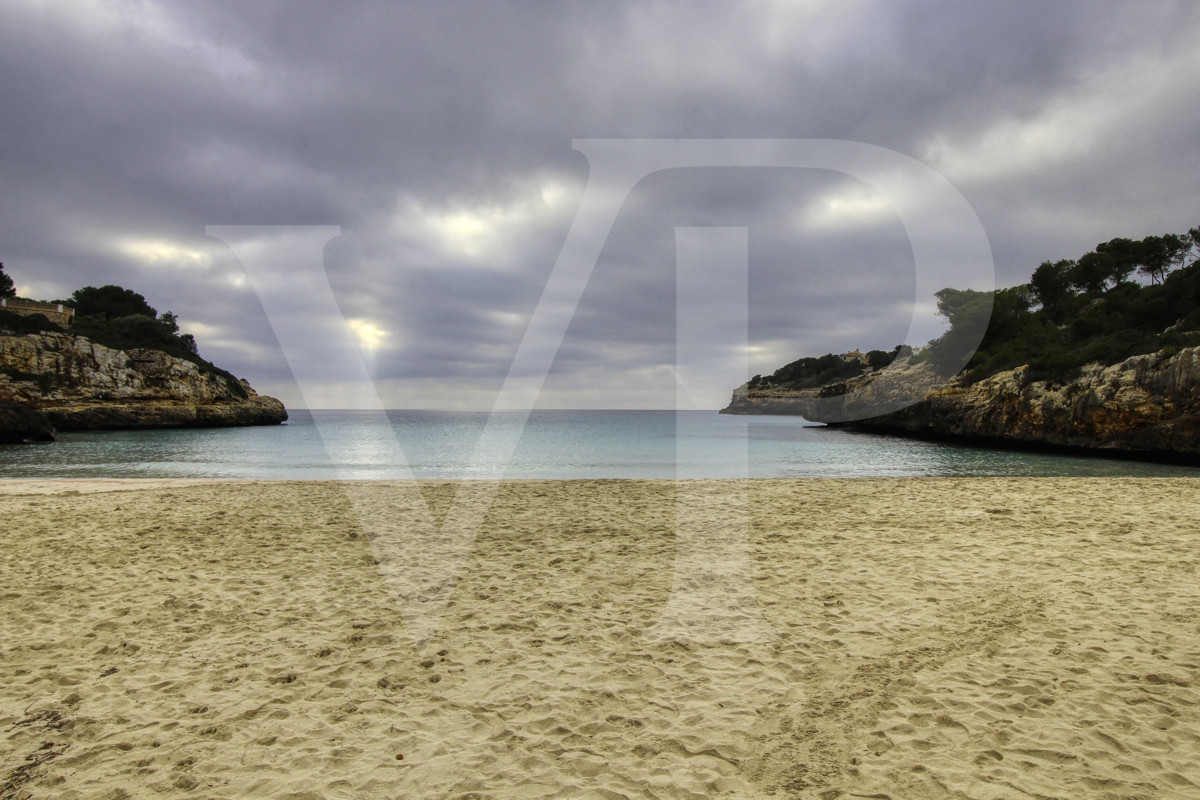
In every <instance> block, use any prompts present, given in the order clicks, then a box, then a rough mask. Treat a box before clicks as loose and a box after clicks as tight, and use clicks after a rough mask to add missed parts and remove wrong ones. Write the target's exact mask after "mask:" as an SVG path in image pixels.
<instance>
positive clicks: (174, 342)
mask: <svg viewBox="0 0 1200 800" xmlns="http://www.w3.org/2000/svg"><path fill="white" fill-rule="evenodd" d="M16 294H17V293H16V287H15V285H14V283H13V279H12V277H10V276H9V275H7V274H6V273H5V272H4V265H3V264H0V297H16ZM52 302H55V303H62V304H63V305H64V306H67V307H69V308H72V309H74V311H75V318H74V321H73V323H72V325H71V329H70V330H69V331H67V330H64V329H63V328H62V327H61V326H59V325H57V324H55V323H53V322H51V321H50V320H49V319H48V318H47V317H46V316H45V315H43V314H28V315H25V314H15V313H13V312H9V311H3V310H0V328H5V329H8V330H11V331H13V332H14V333H18V334H29V333H43V332H53V333H68V332H69V333H71V334H73V335H75V336H82V337H84V338H85V339H89V340H91V341H93V342H96V343H97V344H101V345H104V346H105V347H111V348H113V349H115V350H132V349H147V350H158V351H161V352H164V353H166V354H167V355H170V356H174V357H176V358H181V359H183V360H185V361H191V362H192V363H194V364H196V366H197V367H199V368H200V370H201V371H202V372H209V373H212V374H215V375H217V376H219V377H221V378H222V379H223V380H224V381H225V384H226V385H227V386H228V387H229V390H230V391H231V392H233V394H234V395H235V396H237V397H241V398H243V399H244V398H245V397H247V394H246V390H245V388H244V387H243V386H242V384H241V382H240V381H238V380H237V378H235V377H234V376H233V375H232V374H231V373H229V372H227V371H226V370H223V369H221V368H220V367H217V366H216V365H214V364H212V363H211V362H209V361H206V360H205V359H203V358H201V357H200V354H199V348H198V347H197V345H196V339H195V337H193V336H192V334H190V333H180V331H179V317H178V316H177V315H175V314H174V313H172V312H171V311H164V312H162V313H161V314H160V313H158V310H157V309H155V308H154V307H153V306H151V305H150V304H149V303H148V302H147V301H146V298H145V297H143V296H142V295H141V294H139V293H137V292H135V291H133V290H132V289H125V288H122V287H120V286H114V285H111V284H110V285H106V286H99V287H97V286H85V287H83V288H82V289H76V290H75V291H74V292H73V293H72V294H71V296H70V297H69V298H67V299H65V300H54V301H52ZM38 379H39V382H40V383H43V384H44V383H47V382H48V381H51V380H52V379H51V378H49V377H47V376H38ZM47 388H48V387H47Z"/></svg>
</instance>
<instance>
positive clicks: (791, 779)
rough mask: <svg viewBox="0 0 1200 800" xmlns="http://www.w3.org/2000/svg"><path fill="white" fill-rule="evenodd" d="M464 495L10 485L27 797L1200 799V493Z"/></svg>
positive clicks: (735, 487)
mask: <svg viewBox="0 0 1200 800" xmlns="http://www.w3.org/2000/svg"><path fill="white" fill-rule="evenodd" d="M458 488H459V487H458V485H456V484H451V483H431V484H407V485H403V486H401V485H398V484H395V483H364V484H356V485H344V484H338V483H333V482H320V483H316V482H314V483H300V482H296V483H292V482H289V483H269V482H262V483H254V482H246V483H206V482H193V483H187V484H180V483H170V482H159V483H144V482H136V481H132V482H86V481H84V482H71V481H61V482H59V481H41V482H39V481H4V482H0V515H2V519H3V523H2V525H0V675H3V680H2V681H0V798H3V799H5V800H7V799H8V798H63V799H67V798H127V797H128V798H172V797H197V798H252V797H263V798H267V797H269V798H291V799H292V800H316V799H317V798H496V799H497V800H499V799H500V798H506V799H507V798H551V797H554V798H596V799H597V800H599V799H601V798H604V799H607V800H612V799H614V798H695V799H696V800H699V799H700V798H711V797H729V798H821V800H832V799H833V798H839V797H846V798H855V797H874V798H893V800H907V799H908V798H978V799H979V800H984V799H987V800H992V799H994V798H1003V799H1007V798H1014V799H1016V798H1031V797H1037V798H1064V800H1065V799H1066V798H1080V797H1091V798H1195V797H1200V613H1198V612H1200V576H1197V564H1198V563H1200V502H1197V489H1198V488H1200V484H1198V483H1196V482H1195V481H1192V480H1186V479H1181V480H1171V479H1165V480H1157V479H1053V480H1044V479H1038V480H1032V479H1029V480H1027V479H915V480H853V481H843V480H802V481H787V480H769V481H754V482H751V483H750V484H749V486H748V487H747V484H746V483H745V482H742V483H738V482H720V481H701V482H695V483H687V484H683V485H677V484H675V483H673V482H668V481H544V482H543V481H529V482H514V483H504V484H499V485H490V486H489V487H488V488H487V491H486V492H483V493H482V494H481V495H480V497H482V498H483V499H484V500H485V501H486V502H484V503H483V506H484V507H481V509H480V512H479V513H480V518H481V520H482V521H481V522H479V523H477V524H475V523H472V524H474V525H475V527H474V528H473V529H472V530H469V531H467V530H456V529H455V528H454V526H455V525H460V526H462V525H465V524H466V523H461V522H460V521H458V520H459V517H456V516H455V513H452V512H453V508H452V501H453V497H454V493H455V492H456V491H457V489H458ZM469 491H479V487H478V486H477V487H475V488H474V489H471V490H469ZM425 503H428V508H429V509H430V512H429V513H430V514H431V516H432V518H433V520H434V521H435V522H436V524H437V525H443V524H444V523H445V527H443V528H440V529H435V530H432V531H426V532H425V533H423V534H422V535H421V536H422V538H421V539H420V541H416V540H411V539H406V538H405V537H406V536H407V535H408V533H407V531H409V530H410V528H412V527H413V526H414V525H418V522H415V520H419V518H420V517H421V515H422V514H424V513H425V512H424V510H423V509H424V504H425ZM418 506H420V507H418ZM746 508H748V509H749V513H748V524H747V514H746V511H745V509H746ZM739 509H741V511H739ZM364 515H366V516H369V517H371V519H365V518H364ZM469 517H470V515H469V514H467V515H466V516H464V517H462V519H467V518H469ZM677 520H679V521H680V524H683V523H684V522H686V524H687V525H690V526H692V527H693V528H695V529H696V530H698V531H701V533H702V534H703V535H702V536H700V537H692V540H691V544H689V545H688V547H692V548H693V550H692V551H689V552H686V553H685V552H684V542H685V539H687V538H688V537H686V536H684V535H683V534H680V536H678V537H677ZM418 526H419V525H418ZM747 528H748V530H747ZM722 537H723V542H724V544H722V545H721V546H720V547H718V548H717V550H713V551H709V550H706V549H705V548H706V547H707V544H706V543H707V542H708V541H709V539H710V538H712V539H713V540H714V541H715V540H722ZM677 540H678V541H677ZM714 546H715V545H714ZM739 546H740V547H741V548H742V550H741V551H740V552H741V554H742V555H744V557H745V561H744V563H743V564H742V565H741V567H739V568H738V569H736V570H733V572H730V573H722V572H721V569H720V568H719V565H717V566H714V571H713V572H712V574H711V575H710V574H709V573H707V572H705V571H704V569H703V568H702V565H703V564H704V562H705V559H706V558H712V559H717V560H719V559H722V558H726V557H729V558H735V557H739V551H738V547H739ZM677 548H678V558H679V559H680V560H681V562H680V563H690V564H691V566H690V567H687V569H683V570H682V571H680V569H679V568H677V564H676V561H677ZM721 548H724V549H721ZM689 559H690V561H689ZM445 563H452V564H454V565H455V567H456V568H455V569H454V570H450V571H449V572H448V571H447V570H446V569H445V568H444V564H445ZM697 564H700V565H701V568H698V567H697V566H696V565H697ZM439 565H442V566H439ZM739 570H740V571H739ZM452 573H453V574H452ZM739 576H740V577H741V578H746V580H743V581H742V582H741V584H739V585H736V586H735V585H733V583H731V582H730V581H736V580H737V579H738V578H739ZM747 576H748V577H747ZM673 595H674V596H673ZM689 603H691V605H689ZM712 605H718V606H721V607H720V608H715V609H714V608H711V607H709V606H712ZM710 612H711V614H710ZM673 613H674V614H675V615H676V616H675V617H674V618H673V619H668V618H670V617H671V615H672V614H673ZM706 614H710V616H705V615H706ZM672 626H673V627H672ZM415 632H417V633H418V634H419V635H415V636H414V633H415Z"/></svg>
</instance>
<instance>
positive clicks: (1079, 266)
mask: <svg viewBox="0 0 1200 800" xmlns="http://www.w3.org/2000/svg"><path fill="white" fill-rule="evenodd" d="M1198 262H1200V226H1198V227H1195V228H1192V229H1191V230H1190V231H1188V233H1186V234H1165V235H1163V236H1148V237H1146V238H1145V239H1142V240H1140V241H1134V240H1130V239H1112V240H1110V241H1108V242H1103V243H1101V244H1098V245H1097V246H1096V249H1095V250H1093V251H1091V252H1088V253H1085V254H1084V255H1082V256H1080V257H1079V258H1078V259H1075V260H1062V261H1056V262H1050V261H1046V262H1044V263H1043V264H1042V265H1041V266H1039V267H1038V268H1037V269H1036V270H1035V271H1034V273H1033V276H1032V277H1031V278H1030V281H1029V283H1026V284H1022V285H1020V286H1013V287H1010V288H1007V289H999V290H997V291H995V292H979V291H972V290H963V289H943V290H942V291H940V292H938V293H937V301H938V310H939V312H940V313H941V314H942V316H944V317H945V318H946V319H947V320H948V321H949V322H950V329H949V330H948V331H947V332H946V333H945V334H943V335H942V336H941V337H940V338H939V339H936V340H934V341H932V342H930V343H929V346H928V347H927V348H925V350H924V351H923V352H922V353H921V354H920V356H919V357H920V358H922V359H925V360H928V361H931V362H933V363H934V364H939V363H946V362H948V361H951V360H952V359H953V358H954V357H955V355H956V348H957V347H959V346H960V345H959V342H960V341H961V340H963V339H965V338H967V337H965V336H963V335H962V333H963V332H964V331H971V330H979V328H980V327H981V326H983V325H985V324H986V329H985V332H984V335H983V340H982V342H981V343H980V344H979V347H978V348H976V350H975V353H974V355H973V356H972V357H971V359H970V361H969V362H968V363H967V365H966V367H965V368H964V369H963V372H964V373H965V377H966V379H967V380H968V381H970V382H974V381H978V380H981V379H983V378H986V377H988V376H990V375H994V374H996V373H997V372H1001V371H1003V370H1007V369H1012V368H1014V367H1018V366H1022V365H1028V366H1029V368H1030V369H1029V372H1028V373H1027V379H1028V380H1069V379H1070V378H1071V377H1073V376H1074V375H1075V374H1076V373H1077V372H1078V370H1079V368H1080V367H1082V366H1083V365H1084V364H1089V363H1100V364H1105V365H1108V364H1115V363H1118V362H1120V361H1122V360H1124V359H1126V358H1129V357H1130V356H1134V355H1140V354H1143V353H1154V352H1160V351H1162V352H1165V353H1167V354H1172V353H1174V352H1176V351H1177V350H1178V349H1179V348H1180V347H1190V346H1194V345H1200V263H1198ZM1185 264H1186V266H1185ZM1135 274H1138V275H1140V276H1142V277H1143V279H1148V280H1149V281H1150V282H1149V283H1139V282H1136V281H1134V280H1132V279H1131V278H1132V276H1133V275H1135ZM958 363H961V361H960V362H958Z"/></svg>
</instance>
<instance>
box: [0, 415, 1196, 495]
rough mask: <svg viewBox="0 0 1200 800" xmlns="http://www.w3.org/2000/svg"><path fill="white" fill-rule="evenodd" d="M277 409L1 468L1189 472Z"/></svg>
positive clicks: (798, 474)
mask: <svg viewBox="0 0 1200 800" xmlns="http://www.w3.org/2000/svg"><path fill="white" fill-rule="evenodd" d="M290 413H291V419H290V420H289V421H288V422H287V423H286V424H284V425H280V426H270V427H255V428H223V429H200V430H169V431H120V432H104V433H63V434H60V435H59V440H58V441H57V442H55V443H53V444H46V445H3V446H0V477H6V478H19V477H23V478H30V477H32V478H264V479H338V478H341V479H358V478H404V477H413V476H415V477H418V478H498V477H509V478H675V477H741V476H743V475H748V476H749V477H755V478H810V477H812V478H817V477H832V478H859V477H861V478H867V477H870V478H880V477H955V476H1030V477H1055V476H1146V477H1152V476H1164V477H1165V476H1192V477H1200V469H1196V468H1188V467H1177V466H1167V465H1158V464H1147V463H1139V462H1133V461H1118V460H1110V459H1101V458H1077V457H1068V456H1056V455H1044V454H1034V453H1018V452H1007V451H996V450H984V449H976V448H967V447H957V446H950V445H944V444H931V443H927V442H917V441H910V440H906V439H895V438H889V437H883V436H873V435H867V434H851V433H844V432H840V431H834V430H829V429H826V428H822V427H816V426H812V425H810V424H809V423H807V422H805V421H804V420H802V419H800V418H796V417H742V416H726V415H719V414H717V413H715V412H711V413H710V412H694V411H688V412H679V413H676V412H674V411H535V412H533V413H532V415H531V416H529V418H528V422H527V424H524V427H522V424H523V422H524V420H525V415H524V414H522V413H519V412H511V413H510V412H501V413H499V414H498V415H496V416H495V417H494V418H493V419H492V422H491V427H490V428H489V429H488V433H489V437H483V436H482V434H483V433H484V431H485V428H487V426H488V414H487V413H486V412H443V411H392V412H388V414H387V416H386V417H384V416H383V415H382V414H380V413H378V412H376V413H371V412H357V411H313V412H309V411H303V410H298V411H292V412H290ZM497 441H499V442H501V446H487V445H486V443H488V442H491V443H492V445H495V442H497ZM481 442H484V443H485V446H483V447H482V448H481V446H480V443H481ZM505 443H507V444H505Z"/></svg>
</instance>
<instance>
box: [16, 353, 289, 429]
mask: <svg viewBox="0 0 1200 800" xmlns="http://www.w3.org/2000/svg"><path fill="white" fill-rule="evenodd" d="M243 395H244V396H243ZM0 402H8V403H11V404H16V405H20V406H24V407H26V408H30V409H34V410H37V411H40V412H42V413H43V414H44V415H45V416H46V417H47V418H48V420H49V421H50V422H51V423H52V424H53V425H54V426H55V427H57V428H58V429H59V430H96V429H112V428H173V427H218V426H233V425H270V424H277V423H280V422H283V421H284V420H286V419H287V411H286V410H285V409H284V407H283V404H282V403H280V402H279V401H278V400H276V399H274V398H272V397H261V396H259V395H258V394H256V393H255V392H254V390H253V389H251V388H250V386H249V384H247V383H246V382H245V381H242V382H240V383H236V384H231V382H229V381H227V380H226V379H225V378H224V377H222V376H220V375H214V374H212V373H208V372H201V371H200V369H199V368H198V367H197V366H196V365H195V364H193V363H192V362H190V361H185V360H183V359H180V358H175V357H173V356H169V355H167V354H166V353H162V352H160V351H157V350H138V349H134V350H128V351H126V350H115V349H113V348H109V347H105V346H103V345H99V344H96V343H94V342H92V341H90V340H88V339H85V338H83V337H81V336H72V335H69V334H64V333H48V332H47V333H39V334H27V335H16V334H7V333H4V332H3V331H0Z"/></svg>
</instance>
